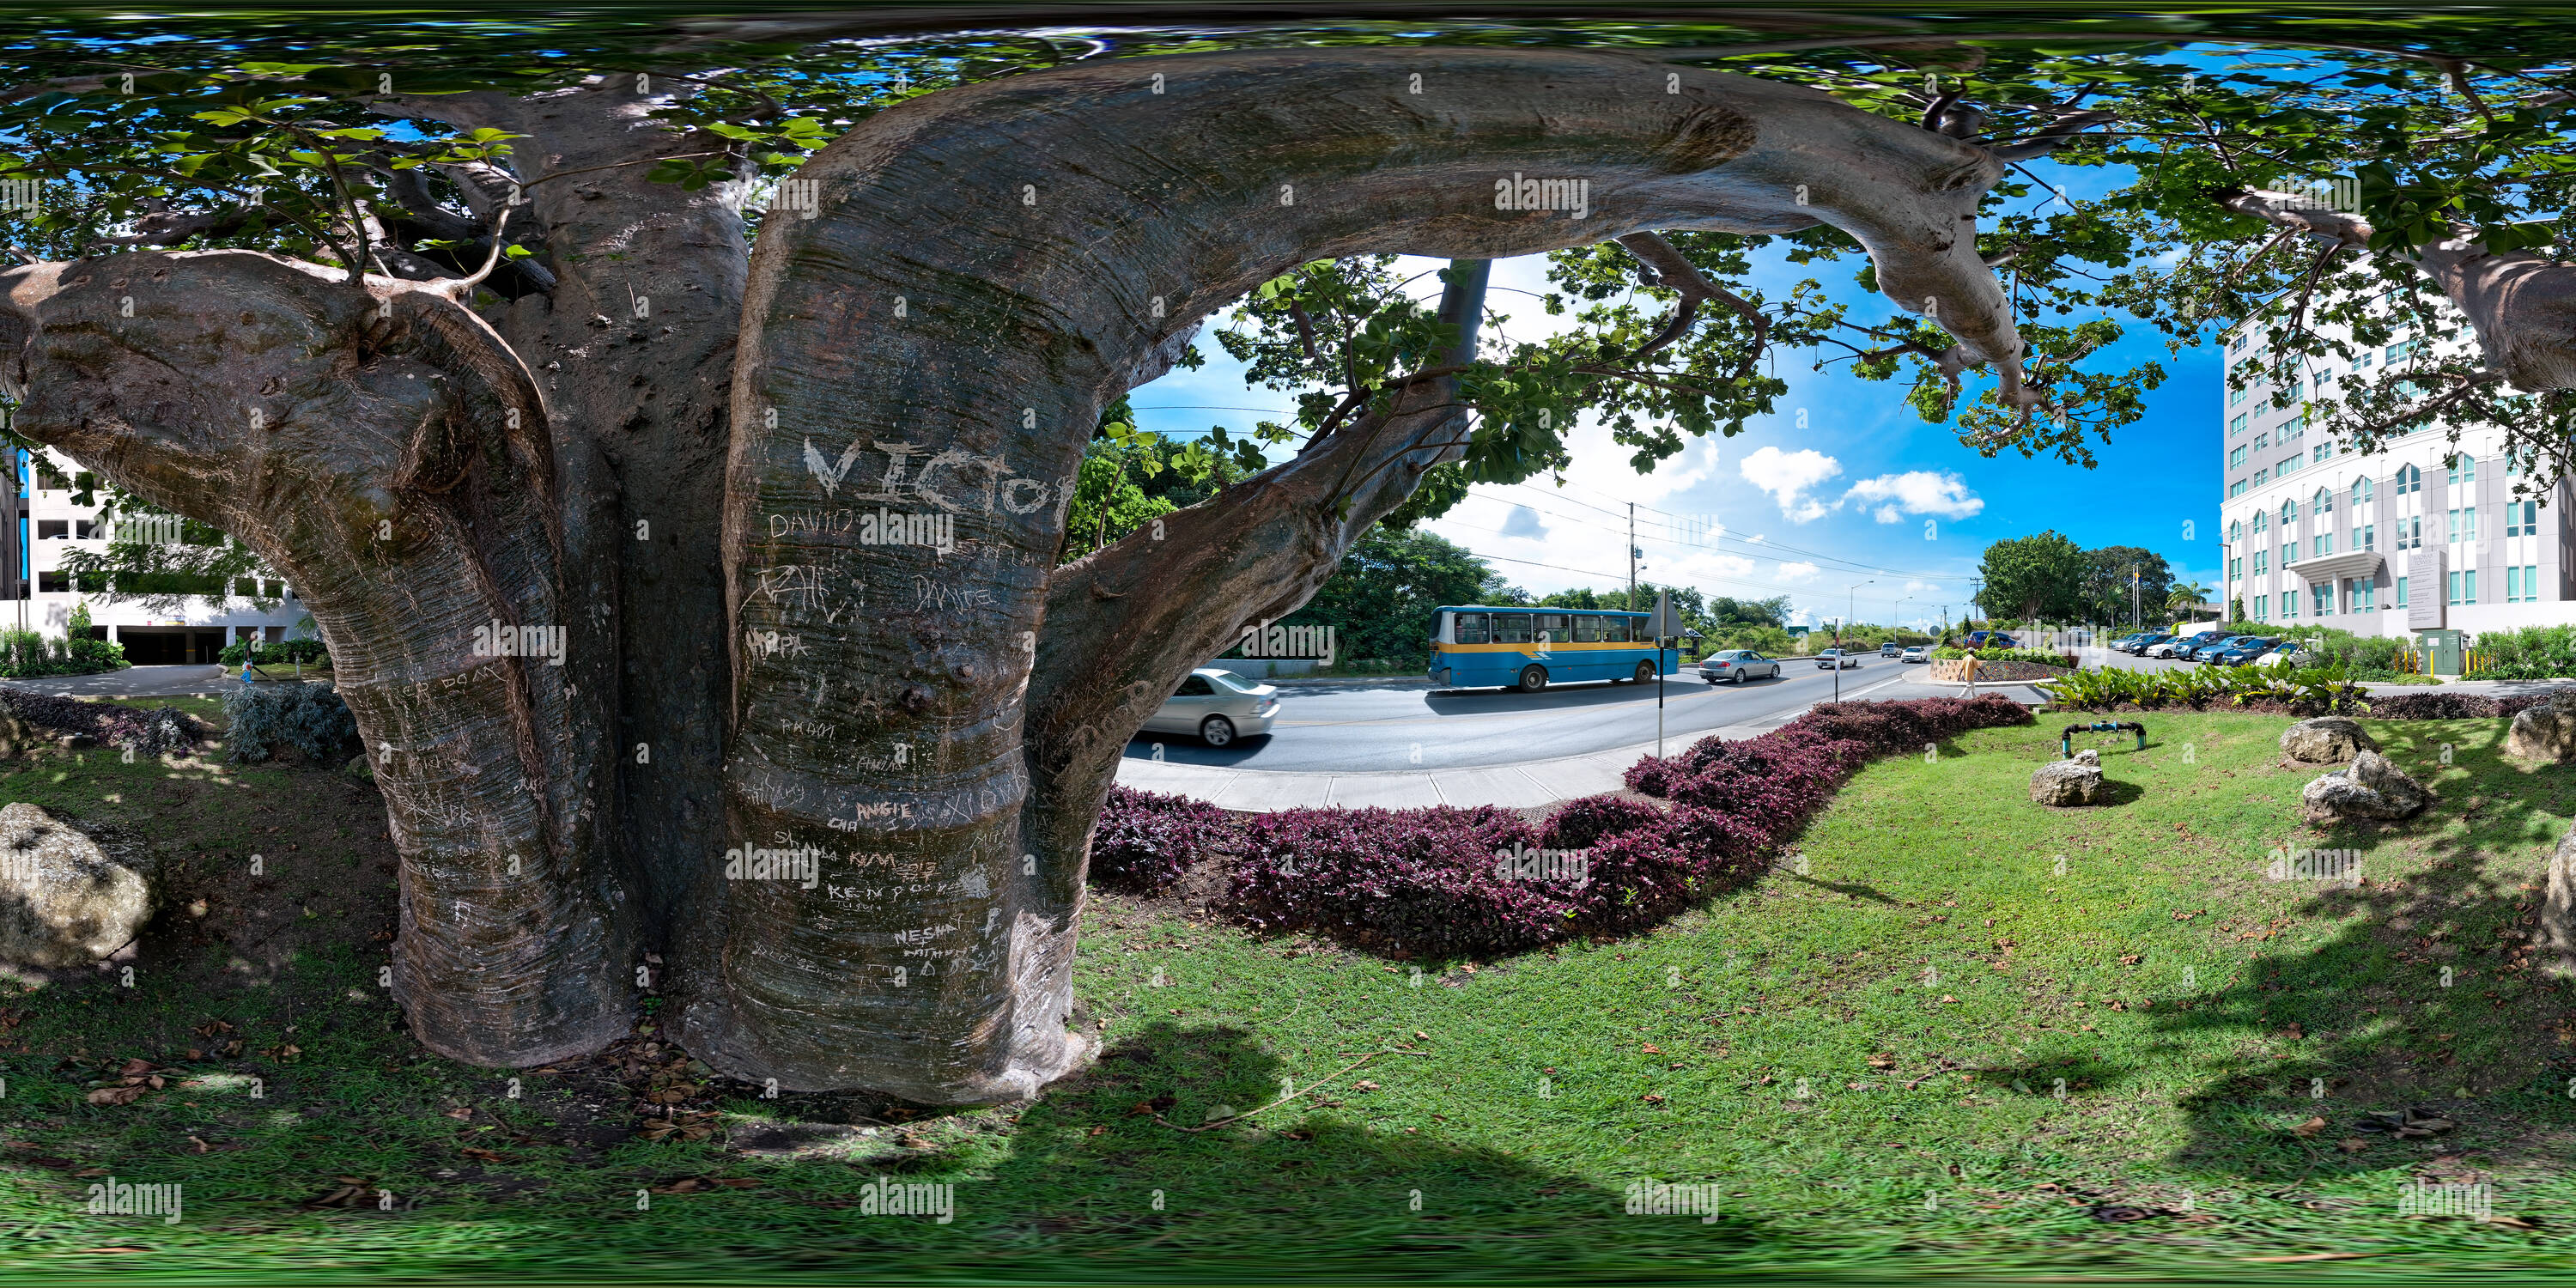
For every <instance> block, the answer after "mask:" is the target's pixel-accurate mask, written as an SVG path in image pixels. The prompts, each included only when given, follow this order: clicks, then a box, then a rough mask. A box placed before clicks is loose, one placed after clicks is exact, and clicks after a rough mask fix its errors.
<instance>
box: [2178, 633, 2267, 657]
mask: <svg viewBox="0 0 2576 1288" xmlns="http://www.w3.org/2000/svg"><path fill="white" fill-rule="evenodd" d="M2256 643H2259V644H2261V645H2263V646H2264V647H2266V648H2269V647H2271V645H2272V641H2270V640H2266V639H2264V638H2263V637H2262V636H2260V635H2230V636H2227V637H2225V638H2224V639H2219V640H2216V641H2213V642H2211V643H2208V644H2203V645H2201V646H2200V647H2199V648H2196V649H2193V650H2192V651H2191V660H2192V661H2195V662H2216V661H2217V660H2218V655H2219V654H2221V653H2225V652H2228V651H2230V650H2232V649H2236V648H2239V647H2242V646H2244V645H2247V644H2256Z"/></svg>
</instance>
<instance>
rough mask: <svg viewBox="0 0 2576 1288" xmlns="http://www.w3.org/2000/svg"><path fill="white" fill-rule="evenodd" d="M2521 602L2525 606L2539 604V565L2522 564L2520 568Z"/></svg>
mask: <svg viewBox="0 0 2576 1288" xmlns="http://www.w3.org/2000/svg"><path fill="white" fill-rule="evenodd" d="M2522 602H2524V603H2526V604H2536V603H2539V602H2540V565H2539V564H2524V565H2523V566H2522Z"/></svg>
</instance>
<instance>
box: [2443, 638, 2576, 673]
mask: <svg viewBox="0 0 2576 1288" xmlns="http://www.w3.org/2000/svg"><path fill="white" fill-rule="evenodd" d="M2469 647H2471V648H2472V649H2475V650H2476V651H2477V652H2478V653H2479V655H2480V656H2481V657H2483V658H2484V659H2485V662H2486V665H2485V666H2483V667H2481V668H2480V669H2479V671H2478V678H2479V679H2482V680H2554V679H2557V678H2559V677H2560V676H2569V675H2576V626H2525V627H2522V628H2521V629H2519V630H2510V631H2488V632H2486V633H2484V634H2482V635H2480V636H2478V637H2477V642H2476V643H2474V644H2472V645H2470V646H2469Z"/></svg>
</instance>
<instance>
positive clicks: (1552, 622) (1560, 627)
mask: <svg viewBox="0 0 2576 1288" xmlns="http://www.w3.org/2000/svg"><path fill="white" fill-rule="evenodd" d="M1538 633H1539V634H1541V635H1544V636H1546V637H1547V642H1548V643H1550V644H1563V643H1565V642H1566V641H1567V640H1570V639H1572V638H1574V637H1573V636H1571V635H1568V634H1566V633H1565V614H1563V613H1541V614H1539V615H1538Z"/></svg>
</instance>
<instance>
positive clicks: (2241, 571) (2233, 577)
mask: <svg viewBox="0 0 2576 1288" xmlns="http://www.w3.org/2000/svg"><path fill="white" fill-rule="evenodd" d="M2255 558H2256V559H2261V558H2262V556H2261V555H2256V556H2255ZM2262 570H2263V569H2262V567H2261V565H2259V564H2258V565H2256V567H2255V569H2254V571H2256V572H2261V571H2262ZM2227 579H2228V580H2229V581H2243V580H2244V579H2245V561H2244V560H2242V559H2230V560H2228V561H2227Z"/></svg>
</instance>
